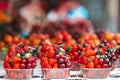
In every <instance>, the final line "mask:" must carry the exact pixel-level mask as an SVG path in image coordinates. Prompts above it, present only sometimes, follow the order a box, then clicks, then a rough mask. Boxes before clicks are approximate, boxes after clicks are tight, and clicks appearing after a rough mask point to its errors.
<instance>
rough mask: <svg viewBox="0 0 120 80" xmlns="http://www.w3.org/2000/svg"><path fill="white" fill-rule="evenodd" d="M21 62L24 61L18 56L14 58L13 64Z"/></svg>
mask: <svg viewBox="0 0 120 80" xmlns="http://www.w3.org/2000/svg"><path fill="white" fill-rule="evenodd" d="M21 60H22V59H21V58H20V57H18V56H14V57H12V63H13V64H16V63H19V62H21Z"/></svg>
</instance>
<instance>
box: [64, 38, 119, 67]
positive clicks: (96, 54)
mask: <svg viewBox="0 0 120 80" xmlns="http://www.w3.org/2000/svg"><path fill="white" fill-rule="evenodd" d="M66 51H67V54H68V55H69V56H70V59H71V61H77V62H78V64H82V66H83V67H84V68H110V67H112V63H113V62H115V61H116V60H117V58H118V56H119V54H118V50H116V48H115V47H113V45H110V44H109V43H108V42H107V41H106V40H103V41H102V42H101V43H100V44H99V45H98V46H96V45H94V44H77V45H71V46H68V47H67V48H66ZM116 51H117V52H116ZM119 52H120V51H119Z"/></svg>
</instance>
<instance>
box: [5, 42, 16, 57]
mask: <svg viewBox="0 0 120 80" xmlns="http://www.w3.org/2000/svg"><path fill="white" fill-rule="evenodd" d="M15 49H16V45H15V44H12V45H11V46H10V47H9V51H8V53H7V54H8V56H9V57H12V56H14V52H15Z"/></svg>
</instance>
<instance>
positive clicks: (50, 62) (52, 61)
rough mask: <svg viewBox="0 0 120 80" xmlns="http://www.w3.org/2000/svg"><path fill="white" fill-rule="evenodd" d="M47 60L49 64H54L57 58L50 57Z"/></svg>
mask: <svg viewBox="0 0 120 80" xmlns="http://www.w3.org/2000/svg"><path fill="white" fill-rule="evenodd" d="M48 62H49V64H50V65H54V64H55V63H56V62H57V60H56V59H54V58H50V59H49V60H48Z"/></svg>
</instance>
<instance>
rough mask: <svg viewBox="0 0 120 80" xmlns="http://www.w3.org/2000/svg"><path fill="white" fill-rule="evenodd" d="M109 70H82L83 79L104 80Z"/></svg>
mask: <svg viewBox="0 0 120 80" xmlns="http://www.w3.org/2000/svg"><path fill="white" fill-rule="evenodd" d="M110 71H111V68H84V69H83V77H84V78H88V79H106V78H108V77H109V74H110Z"/></svg>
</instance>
